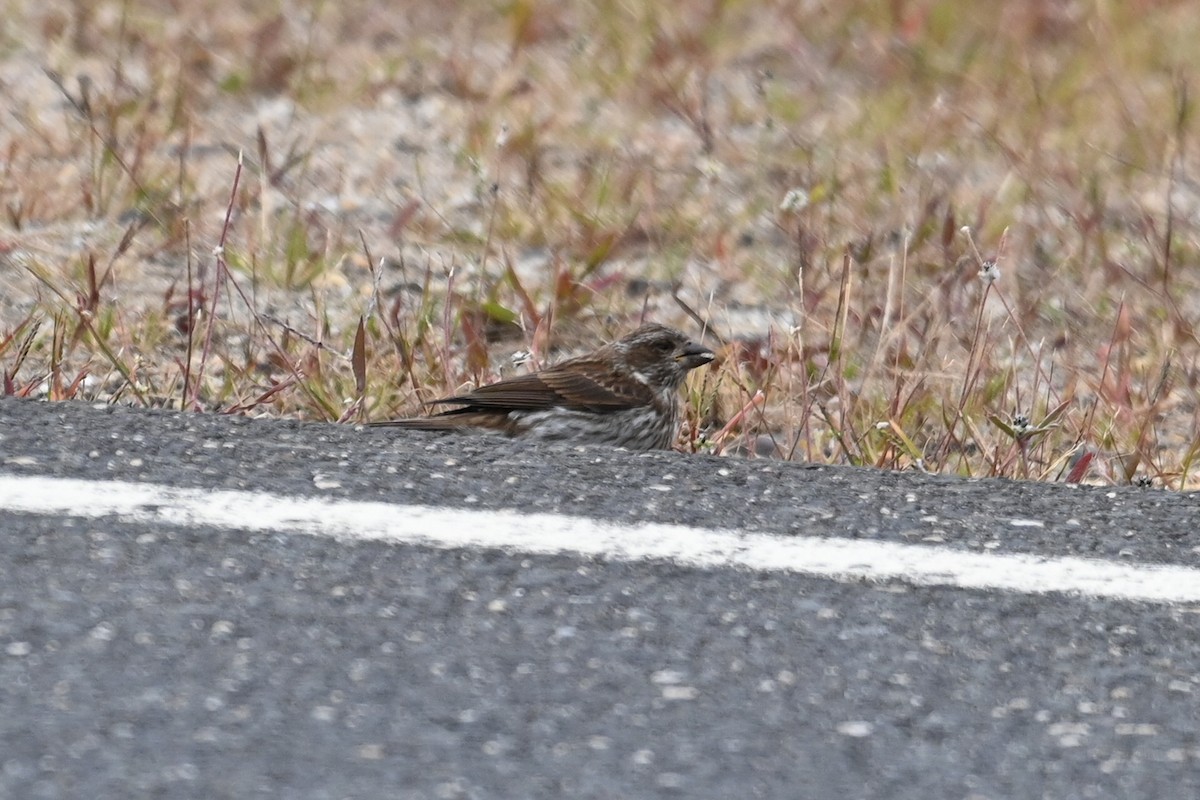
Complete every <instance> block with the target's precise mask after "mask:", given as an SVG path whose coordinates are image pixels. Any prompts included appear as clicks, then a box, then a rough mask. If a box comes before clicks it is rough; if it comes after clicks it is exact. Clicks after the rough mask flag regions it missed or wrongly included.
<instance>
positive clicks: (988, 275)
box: [979, 258, 1000, 283]
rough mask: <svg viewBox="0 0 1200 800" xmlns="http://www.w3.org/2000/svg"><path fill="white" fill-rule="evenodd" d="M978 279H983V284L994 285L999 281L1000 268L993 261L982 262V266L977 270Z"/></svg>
mask: <svg viewBox="0 0 1200 800" xmlns="http://www.w3.org/2000/svg"><path fill="white" fill-rule="evenodd" d="M979 277H980V278H983V281H984V283H995V282H996V281H998V280H1000V267H999V265H998V264H996V262H995V260H994V259H990V258H989V259H988V260H987V261H985V262H983V266H982V267H981V268H980V270H979Z"/></svg>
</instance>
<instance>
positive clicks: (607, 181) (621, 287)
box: [0, 0, 1200, 489]
mask: <svg viewBox="0 0 1200 800" xmlns="http://www.w3.org/2000/svg"><path fill="white" fill-rule="evenodd" d="M0 9H3V13H4V16H5V19H6V22H5V25H4V26H3V27H2V28H0V93H2V94H3V97H4V103H3V107H0V155H2V162H0V371H2V376H0V377H2V384H0V392H2V393H3V394H8V395H18V396H24V397H44V398H49V399H51V400H67V399H73V400H83V401H89V402H115V403H130V404H134V405H139V406H145V407H166V408H175V409H186V410H190V411H205V412H218V413H233V414H255V415H268V416H287V417H296V418H304V419H310V420H327V421H338V420H340V421H344V422H356V421H360V420H366V419H382V418H388V417H394V416H402V415H408V414H413V413H417V412H419V410H420V408H421V403H422V402H423V401H427V400H430V399H433V398H436V397H440V396H443V395H445V394H448V393H452V392H454V391H456V390H458V389H460V388H461V387H463V386H465V385H471V384H477V383H480V382H484V381H487V380H492V379H495V378H497V377H499V376H502V375H507V374H511V373H512V372H513V371H515V370H519V369H525V368H527V366H528V365H530V364H532V365H540V364H544V363H548V362H551V361H553V360H556V359H558V358H561V357H564V356H566V355H568V354H572V353H575V352H578V351H580V350H583V349H588V348H590V347H593V346H595V345H597V344H599V343H600V342H602V341H606V340H608V339H611V338H614V337H616V336H618V335H620V334H621V333H623V332H625V331H627V330H629V329H630V328H632V327H633V326H635V325H636V324H637V323H638V322H639V321H640V320H642V319H643V318H646V319H654V320H657V321H660V322H663V323H667V324H673V325H676V326H678V327H680V328H682V329H684V330H686V331H687V332H688V333H689V334H691V335H694V336H701V335H702V334H703V335H704V336H705V337H706V338H705V341H706V343H708V344H709V345H710V346H712V347H713V348H714V349H716V350H718V351H719V360H718V363H717V364H716V365H715V366H714V367H713V368H711V369H707V370H699V371H697V373H696V374H694V376H693V379H692V380H691V382H690V383H689V386H688V391H687V398H686V402H687V406H688V420H689V425H688V427H689V430H688V432H687V433H686V435H685V436H684V437H683V438H681V441H680V447H681V448H682V449H686V450H695V451H703V452H715V453H726V454H742V455H746V456H749V457H774V458H788V459H797V460H804V461H810V462H822V463H838V464H856V465H866V466H876V467H881V468H889V469H923V470H928V471H932V472H942V473H948V474H956V475H968V476H1005V477H1013V478H1030V479H1038V480H1051V481H1086V482H1099V483H1112V484H1127V483H1137V484H1142V485H1148V486H1157V487H1165V488H1172V489H1186V488H1195V487H1196V486H1197V484H1198V483H1200V467H1198V466H1197V458H1198V455H1200V402H1198V401H1200V388H1198V383H1200V340H1198V338H1197V323H1198V321H1200V188H1198V186H1200V185H1198V184H1197V181H1196V178H1195V177H1194V173H1193V172H1192V165H1193V164H1195V163H1196V159H1197V145H1198V142H1197V138H1196V116H1195V111H1196V107H1195V104H1196V100H1195V98H1196V96H1197V94H1198V93H1200V86H1197V85H1196V80H1197V76H1200V49H1197V48H1196V46H1195V43H1196V42H1197V41H1200V15H1197V14H1195V13H1194V9H1193V8H1192V6H1191V4H1189V3H1186V2H1183V1H1182V0H1177V1H1175V2H1172V1H1170V0H1131V1H1130V2H1122V3H1102V2H1090V1H1088V0H1009V1H1008V2H1001V3H996V2H979V1H978V0H911V1H906V0H893V1H892V2H888V3H853V2H849V3H823V2H782V1H780V2H750V1H749V0H741V1H738V0H728V1H727V2H721V1H720V0H706V1H705V2H700V1H699V0H682V1H681V2H672V3H663V2H660V1H659V0H592V1H591V2H585V1H584V0H569V1H568V2H557V0H543V1H541V2H538V1H535V0H506V1H504V2H501V1H500V0H496V1H495V2H469V1H468V0H461V1H456V0H443V1H442V2H431V1H430V0H408V1H407V2H405V3H402V4H396V3H387V2H382V1H381V0H350V1H349V2H345V3H329V2H296V3H278V4H276V3H249V2H234V0H208V1H207V2H202V3H168V2H161V1H160V0H142V1H141V2H134V1H133V0H127V2H85V1H84V0H74V1H72V2H66V1H61V0H49V1H48V2H39V3H34V2H31V1H30V0H0Z"/></svg>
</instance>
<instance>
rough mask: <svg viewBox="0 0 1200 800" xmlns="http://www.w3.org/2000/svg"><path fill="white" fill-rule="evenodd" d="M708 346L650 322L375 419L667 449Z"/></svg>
mask: <svg viewBox="0 0 1200 800" xmlns="http://www.w3.org/2000/svg"><path fill="white" fill-rule="evenodd" d="M713 357H714V356H713V352H712V351H711V350H709V349H708V348H706V347H704V346H702V345H699V344H696V343H695V342H692V341H690V340H689V339H688V338H687V337H686V336H684V335H683V334H682V333H680V332H679V331H677V330H674V329H672V328H667V327H664V326H662V325H657V324H654V323H650V324H647V325H643V326H642V327H640V328H638V329H637V330H635V331H634V332H633V333H631V334H629V335H628V336H625V337H624V338H621V339H618V340H617V341H615V342H612V343H611V344H607V345H605V346H604V347H601V348H600V349H599V350H596V351H594V352H592V353H588V354H587V355H583V356H579V357H578V358H572V359H569V360H567V361H563V362H562V363H560V364H556V365H554V366H552V367H549V368H547V369H543V370H541V371H539V372H534V373H531V374H529V375H521V376H519V377H515V378H508V379H506V380H502V381H499V382H497V383H492V384H488V385H486V386H481V387H479V388H478V389H476V390H474V391H472V392H467V393H466V394H461V395H456V396H454V397H445V398H442V399H441V400H434V401H432V402H431V403H430V404H431V405H442V404H447V405H457V406H459V407H458V408H454V409H450V410H448V411H443V412H442V413H440V414H434V415H432V416H428V417H416V418H412V419H399V420H393V421H390V422H377V423H373V424H374V425H385V426H391V427H398V428H412V429H417V430H427V431H445V430H462V429H484V430H491V431H498V432H500V433H504V434H507V435H509V436H519V437H525V438H530V439H542V440H554V441H560V442H577V443H581V444H608V445H615V446H617V447H625V448H628V449H630V450H666V449H668V448H670V447H671V445H672V444H674V442H675V438H676V437H677V436H678V435H679V423H680V411H679V396H678V392H679V388H680V387H681V386H682V385H683V381H684V378H685V377H686V376H687V374H688V372H690V371H691V370H693V369H695V368H696V367H700V366H703V365H704V364H707V363H709V362H710V361H712V360H713Z"/></svg>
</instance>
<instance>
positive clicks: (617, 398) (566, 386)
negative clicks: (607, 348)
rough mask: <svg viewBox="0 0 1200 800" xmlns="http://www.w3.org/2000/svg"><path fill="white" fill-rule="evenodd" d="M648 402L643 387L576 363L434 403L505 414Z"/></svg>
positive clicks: (598, 408) (605, 408) (601, 368)
mask: <svg viewBox="0 0 1200 800" xmlns="http://www.w3.org/2000/svg"><path fill="white" fill-rule="evenodd" d="M650 400H651V392H650V390H649V389H648V388H646V386H644V385H643V384H641V383H633V382H631V381H629V380H620V379H618V378H617V376H615V375H613V374H612V372H611V370H606V369H605V367H604V365H603V364H602V363H599V362H595V361H590V360H578V361H568V362H564V363H562V364H559V365H558V366H555V367H550V368H549V369H545V370H542V371H541V372H536V373H533V374H532V375H521V376H518V377H515V378H508V379H507V380H503V381H499V382H498V383H492V384H488V385H487V386H480V387H479V388H478V389H476V390H474V391H472V392H467V393H466V394H461V395H457V396H455V397H447V398H444V399H442V400H437V401H435V402H437V403H460V404H462V405H464V406H466V407H468V408H478V409H496V410H500V409H504V410H508V411H539V410H543V409H547V408H555V407H558V408H570V409H578V410H586V411H596V412H604V411H615V410H618V409H622V408H629V407H631V406H637V405H643V404H645V403H648V402H650Z"/></svg>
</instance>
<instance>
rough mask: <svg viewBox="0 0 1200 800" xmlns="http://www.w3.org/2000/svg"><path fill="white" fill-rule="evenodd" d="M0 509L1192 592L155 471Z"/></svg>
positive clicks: (27, 486) (725, 563) (57, 481)
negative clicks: (174, 477) (231, 486)
mask: <svg viewBox="0 0 1200 800" xmlns="http://www.w3.org/2000/svg"><path fill="white" fill-rule="evenodd" d="M0 509H3V510H6V511H10V512H18V513H26V514H38V515H42V516H55V515H60V516H70V517H85V518H99V517H109V516H111V517H116V518H118V519H120V520H123V521H128V522H135V523H141V524H149V525H178V526H208V527H214V528H222V529H230V530H241V531H261V532H280V533H298V534H307V535H312V536H331V537H335V538H338V539H349V540H363V541H383V542H393V543H402V544H418V545H425V546H429V547H437V548H444V549H466V548H500V549H505V550H512V551H515V552H520V553H529V554H569V555H580V556H587V557H596V558H601V559H609V560H615V561H649V560H663V561H670V562H674V563H677V564H681V565H685V566H689V567H698V568H705V569H708V568H716V567H740V568H745V569H752V570H762V571H777V572H791V573H798V574H804V575H815V576H819V577H822V578H831V579H834V580H839V581H859V580H867V581H900V582H903V583H906V584H910V585H918V586H952V587H962V588H969V589H994V590H999V591H1007V592H1020V593H1027V594H1043V593H1048V592H1064V593H1070V594H1083V595H1089V596H1094V597H1106V598H1114V599H1118V600H1135V601H1145V602H1153V603H1200V569H1191V568H1188V567H1179V566H1160V565H1155V564H1130V563H1121V564H1116V563H1111V562H1108V561H1101V560H1096V559H1085V558H1074V557H1040V556H1032V555H1014V554H995V553H993V554H981V553H967V552H963V551H960V550H952V549H949V548H946V547H936V546H927V545H910V544H897V543H892V542H874V541H862V540H855V539H834V538H816V537H806V536H779V535H774V534H764V533H755V532H751V531H733V530H709V529H704V528H690V527H685V526H682V525H657V524H653V523H638V524H623V525H613V524H609V523H604V522H597V521H595V520H591V519H586V518H582V517H568V516H559V515H556V514H523V513H520V512H516V511H486V510H465V509H445V508H434V507H429V506H410V505H395V504H391V503H374V502H360V501H354V500H327V499H320V498H313V497H288V496H282V495H273V494H267V493H263V492H241V491H209V490H204V489H176V488H172V487H169V486H162V485H158V484H152V483H126V482H121V481H83V480H67V479H62V478H48V477H40V476H16V475H5V474H0Z"/></svg>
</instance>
